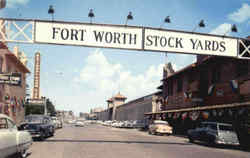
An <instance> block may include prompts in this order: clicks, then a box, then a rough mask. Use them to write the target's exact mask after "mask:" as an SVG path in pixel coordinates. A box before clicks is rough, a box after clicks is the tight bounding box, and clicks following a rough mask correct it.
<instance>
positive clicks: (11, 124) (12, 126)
mask: <svg viewBox="0 0 250 158" xmlns="http://www.w3.org/2000/svg"><path fill="white" fill-rule="evenodd" d="M15 127H16V125H15V124H14V123H13V122H12V121H11V120H9V119H8V128H9V129H10V128H15Z"/></svg>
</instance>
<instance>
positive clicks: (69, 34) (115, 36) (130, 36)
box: [35, 21, 142, 50]
mask: <svg viewBox="0 0 250 158" xmlns="http://www.w3.org/2000/svg"><path fill="white" fill-rule="evenodd" d="M35 26H36V27H35V42H38V43H50V44H63V45H80V46H90V47H107V48H121V49H134V50H136V49H138V50H139V49H141V48H142V45H141V42H142V28H138V27H121V26H114V25H96V24H79V23H78V24H76V23H59V22H41V21H37V22H36V23H35Z"/></svg>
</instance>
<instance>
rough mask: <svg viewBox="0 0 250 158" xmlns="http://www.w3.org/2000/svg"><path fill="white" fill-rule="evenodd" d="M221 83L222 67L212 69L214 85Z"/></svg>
mask: <svg viewBox="0 0 250 158" xmlns="http://www.w3.org/2000/svg"><path fill="white" fill-rule="evenodd" d="M220 81H221V67H220V66H217V67H215V68H213V69H212V83H213V84H214V83H218V82H220Z"/></svg>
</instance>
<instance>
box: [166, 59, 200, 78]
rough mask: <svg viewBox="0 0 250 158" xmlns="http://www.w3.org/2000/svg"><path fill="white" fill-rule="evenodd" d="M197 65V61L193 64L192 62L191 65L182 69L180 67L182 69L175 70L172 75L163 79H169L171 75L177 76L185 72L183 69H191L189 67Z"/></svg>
mask: <svg viewBox="0 0 250 158" xmlns="http://www.w3.org/2000/svg"><path fill="white" fill-rule="evenodd" d="M196 66H197V62H195V63H192V64H190V65H187V66H186V67H184V68H182V69H180V70H178V71H176V72H174V73H173V74H171V75H170V76H168V77H167V78H163V79H162V80H161V81H164V80H167V79H169V78H171V77H173V76H176V75H178V74H180V73H181V72H183V71H185V70H189V69H191V68H194V67H196Z"/></svg>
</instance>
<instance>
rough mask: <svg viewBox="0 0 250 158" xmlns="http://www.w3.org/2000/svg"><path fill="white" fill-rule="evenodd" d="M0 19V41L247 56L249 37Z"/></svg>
mask: <svg viewBox="0 0 250 158" xmlns="http://www.w3.org/2000/svg"><path fill="white" fill-rule="evenodd" d="M0 21H2V22H1V23H0V35H1V36H0V40H1V41H6V42H23V43H38V44H59V45H72V46H87V47H100V48H117V49H127V50H139V51H154V52H172V53H185V54H200V55H217V56H227V57H237V58H246V59H250V39H247V38H234V37H228V36H219V35H212V34H203V33H195V32H185V31H178V30H166V29H159V28H149V27H141V26H140V27H136V26H127V25H108V24H93V23H76V22H64V21H45V20H32V19H3V18H0ZM19 23H20V24H19ZM4 28H8V29H4ZM10 28H11V29H10Z"/></svg>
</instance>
